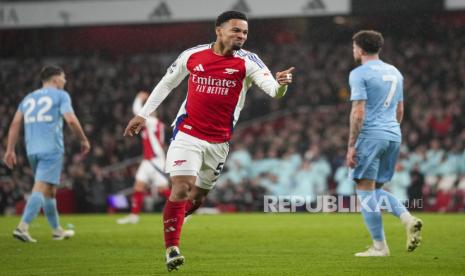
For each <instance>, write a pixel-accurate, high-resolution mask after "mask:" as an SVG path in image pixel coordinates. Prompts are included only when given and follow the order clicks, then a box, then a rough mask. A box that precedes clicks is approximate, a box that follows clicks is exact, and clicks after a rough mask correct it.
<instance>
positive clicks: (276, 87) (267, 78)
mask: <svg viewBox="0 0 465 276" xmlns="http://www.w3.org/2000/svg"><path fill="white" fill-rule="evenodd" d="M249 56H250V57H249V58H246V66H247V76H248V77H250V78H251V79H252V81H253V82H254V83H255V84H256V85H257V86H258V87H260V89H261V90H263V91H264V92H265V93H266V94H268V95H270V96H271V97H273V98H281V97H282V96H284V95H285V94H286V91H287V85H280V84H279V83H278V82H277V81H276V80H275V78H274V77H273V75H272V74H271V72H270V70H269V69H268V68H267V67H266V66H265V64H264V63H263V61H261V60H260V58H259V57H258V56H257V55H256V54H253V53H250V54H249Z"/></svg>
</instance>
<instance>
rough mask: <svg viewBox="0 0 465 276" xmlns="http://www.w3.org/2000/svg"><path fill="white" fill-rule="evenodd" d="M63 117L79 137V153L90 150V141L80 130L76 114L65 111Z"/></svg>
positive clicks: (85, 152)
mask: <svg viewBox="0 0 465 276" xmlns="http://www.w3.org/2000/svg"><path fill="white" fill-rule="evenodd" d="M63 117H64V118H65V121H66V123H67V124H68V126H69V127H70V128H71V130H72V131H73V133H74V134H75V135H76V136H77V137H78V138H79V141H80V142H81V154H87V153H88V152H89V151H90V143H89V140H88V139H87V137H86V134H85V133H84V130H82V126H81V123H80V122H79V120H78V118H77V117H76V115H74V113H65V114H63Z"/></svg>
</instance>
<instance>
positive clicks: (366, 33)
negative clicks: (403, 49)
mask: <svg viewBox="0 0 465 276" xmlns="http://www.w3.org/2000/svg"><path fill="white" fill-rule="evenodd" d="M352 40H353V41H354V42H355V44H356V45H357V46H358V47H360V48H362V50H363V51H365V52H366V53H367V54H371V55H373V54H378V53H379V52H380V51H381V48H382V47H383V45H384V38H383V35H382V34H381V33H380V32H377V31H373V30H362V31H359V32H357V33H356V34H354V36H353V37H352Z"/></svg>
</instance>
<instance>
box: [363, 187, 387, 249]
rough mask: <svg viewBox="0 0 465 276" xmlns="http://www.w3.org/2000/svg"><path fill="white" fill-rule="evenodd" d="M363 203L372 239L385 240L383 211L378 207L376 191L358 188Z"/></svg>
mask: <svg viewBox="0 0 465 276" xmlns="http://www.w3.org/2000/svg"><path fill="white" fill-rule="evenodd" d="M357 195H358V196H359V199H360V202H363V204H361V207H362V208H361V211H362V216H363V219H364V220H365V225H366V226H367V228H368V231H369V232H370V235H371V238H372V240H375V241H383V240H384V229H383V221H382V218H381V211H380V210H379V208H378V207H377V200H376V195H375V191H364V190H357Z"/></svg>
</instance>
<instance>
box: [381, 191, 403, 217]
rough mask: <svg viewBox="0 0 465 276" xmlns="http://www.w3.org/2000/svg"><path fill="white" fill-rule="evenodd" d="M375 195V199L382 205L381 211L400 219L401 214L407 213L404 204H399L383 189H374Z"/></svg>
mask: <svg viewBox="0 0 465 276" xmlns="http://www.w3.org/2000/svg"><path fill="white" fill-rule="evenodd" d="M375 193H376V199H377V200H378V201H379V202H381V203H382V204H381V205H382V206H383V210H386V211H388V212H389V213H391V214H393V215H394V216H396V217H400V215H401V214H402V213H404V212H407V208H405V206H404V204H402V202H400V201H399V200H398V199H397V198H396V197H395V196H394V195H393V194H391V193H390V192H387V191H385V190H383V189H376V190H375ZM388 203H389V205H388Z"/></svg>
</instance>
